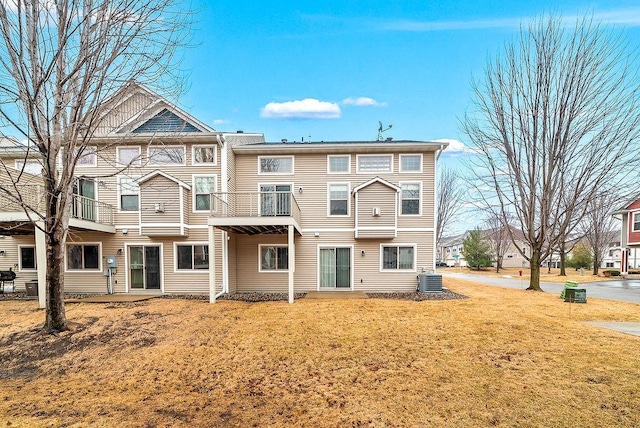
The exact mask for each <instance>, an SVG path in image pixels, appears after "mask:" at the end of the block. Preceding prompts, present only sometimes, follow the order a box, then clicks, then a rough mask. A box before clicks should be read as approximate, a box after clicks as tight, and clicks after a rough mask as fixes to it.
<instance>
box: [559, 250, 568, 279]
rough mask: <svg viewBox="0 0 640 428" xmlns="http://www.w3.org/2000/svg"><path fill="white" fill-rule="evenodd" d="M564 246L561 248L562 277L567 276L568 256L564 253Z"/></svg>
mask: <svg viewBox="0 0 640 428" xmlns="http://www.w3.org/2000/svg"><path fill="white" fill-rule="evenodd" d="M564 250H565V247H564V244H562V245H561V246H560V276H567V270H566V263H567V254H566V253H565V252H564Z"/></svg>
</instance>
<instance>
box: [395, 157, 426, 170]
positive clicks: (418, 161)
mask: <svg viewBox="0 0 640 428" xmlns="http://www.w3.org/2000/svg"><path fill="white" fill-rule="evenodd" d="M400 172H422V155H421V154H417V155H400Z"/></svg>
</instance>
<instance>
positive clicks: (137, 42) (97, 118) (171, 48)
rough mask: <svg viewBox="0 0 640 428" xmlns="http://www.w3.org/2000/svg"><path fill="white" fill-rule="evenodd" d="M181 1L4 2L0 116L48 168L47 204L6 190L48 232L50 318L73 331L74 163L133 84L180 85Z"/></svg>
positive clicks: (186, 17)
mask: <svg viewBox="0 0 640 428" xmlns="http://www.w3.org/2000/svg"><path fill="white" fill-rule="evenodd" d="M183 6H184V5H181V4H180V1H179V0H65V1H49V0H3V1H0V121H2V123H3V125H5V127H8V128H11V130H12V132H14V133H15V136H16V137H17V138H19V139H24V140H26V141H27V143H26V144H25V148H26V149H25V150H26V151H27V153H26V155H25V160H26V159H28V158H32V157H33V153H32V152H33V151H35V152H36V155H35V158H37V159H38V160H39V161H40V162H41V164H42V166H43V170H42V172H43V181H44V209H43V210H37V209H36V210H34V209H30V208H32V207H29V206H27V205H25V204H24V203H23V201H24V200H27V198H26V195H24V194H23V193H24V192H22V189H21V188H20V186H19V183H18V182H19V180H18V179H16V180H13V182H12V183H10V184H8V185H4V186H2V187H1V188H0V191H1V192H2V193H3V195H4V196H5V197H7V198H13V200H14V201H15V202H16V203H18V204H21V205H22V207H23V209H24V210H25V212H26V213H27V215H29V216H30V218H31V220H32V222H33V223H34V224H35V227H38V228H40V229H41V230H42V231H43V232H44V234H45V240H46V253H47V272H46V290H47V297H46V322H45V328H46V329H47V330H49V331H60V330H64V329H65V328H66V317H65V309H64V301H63V292H64V268H63V248H64V244H65V240H66V236H67V233H68V224H69V211H70V204H71V203H72V199H73V194H72V193H73V186H74V182H75V180H76V178H75V177H74V171H75V166H76V164H77V162H78V160H79V159H80V158H82V157H83V156H84V155H86V154H87V153H88V152H89V150H90V149H89V148H88V143H89V142H90V141H91V139H92V137H93V136H94V134H95V133H96V131H97V129H98V128H99V126H100V124H101V123H100V122H101V119H102V117H103V116H102V113H103V109H102V108H103V106H104V105H105V103H106V102H107V100H108V99H109V98H110V97H111V96H112V95H113V94H114V93H115V91H116V90H117V89H118V88H121V87H122V86H123V85H125V84H126V83H127V82H129V81H133V80H136V81H139V82H143V83H146V82H150V83H152V84H153V86H154V87H156V88H158V87H161V88H163V90H164V91H165V92H170V93H174V92H175V91H177V90H179V89H180V87H181V85H180V81H181V76H180V73H179V72H178V71H179V70H177V69H176V64H177V61H176V59H177V58H176V54H177V53H178V48H179V47H181V46H183V45H184V44H185V42H186V38H187V37H188V29H189V27H190V19H191V15H190V13H189V12H188V11H185V9H184V7H183Z"/></svg>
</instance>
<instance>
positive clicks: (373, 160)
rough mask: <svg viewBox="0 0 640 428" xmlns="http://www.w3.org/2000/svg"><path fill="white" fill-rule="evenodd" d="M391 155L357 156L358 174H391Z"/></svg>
mask: <svg viewBox="0 0 640 428" xmlns="http://www.w3.org/2000/svg"><path fill="white" fill-rule="evenodd" d="M392 165H393V155H358V172H392V168H391V166H392Z"/></svg>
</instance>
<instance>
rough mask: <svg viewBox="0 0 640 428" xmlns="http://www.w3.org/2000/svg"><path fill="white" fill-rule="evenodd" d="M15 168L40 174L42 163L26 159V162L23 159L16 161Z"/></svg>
mask: <svg viewBox="0 0 640 428" xmlns="http://www.w3.org/2000/svg"><path fill="white" fill-rule="evenodd" d="M15 165H16V169H17V170H18V171H23V169H24V172H27V173H29V174H33V175H42V164H41V163H40V161H37V160H28V161H27V162H26V163H25V161H23V160H17V161H16V164H15Z"/></svg>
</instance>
